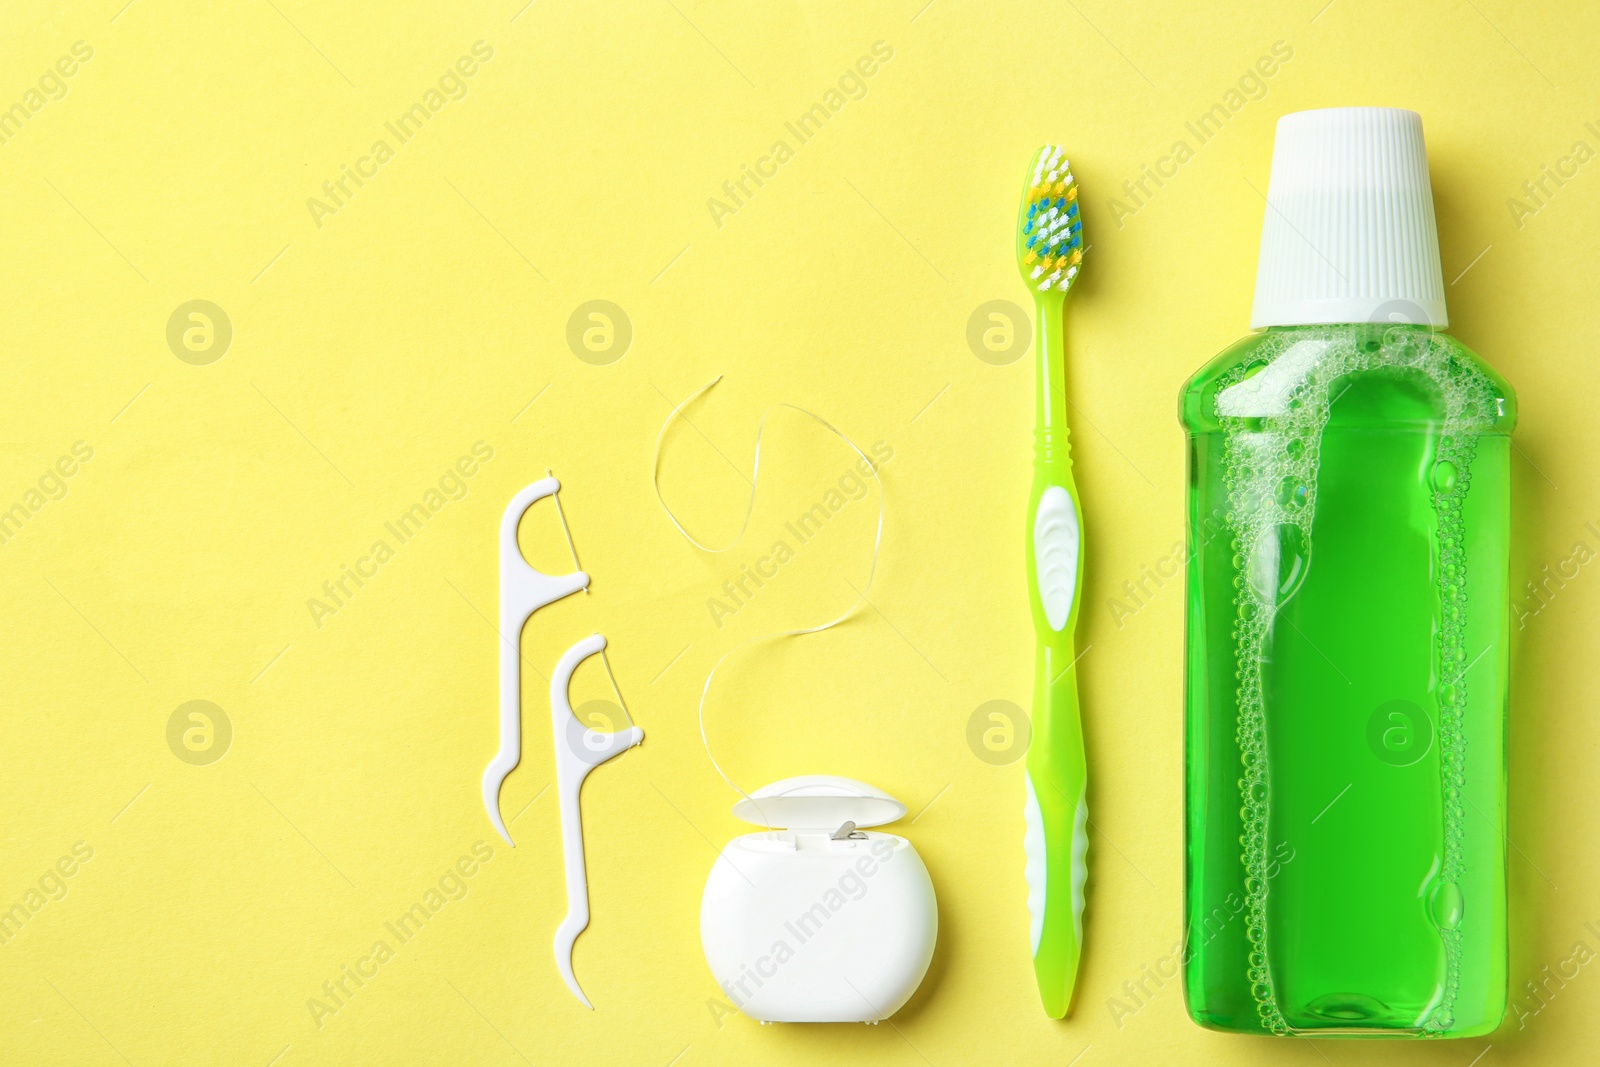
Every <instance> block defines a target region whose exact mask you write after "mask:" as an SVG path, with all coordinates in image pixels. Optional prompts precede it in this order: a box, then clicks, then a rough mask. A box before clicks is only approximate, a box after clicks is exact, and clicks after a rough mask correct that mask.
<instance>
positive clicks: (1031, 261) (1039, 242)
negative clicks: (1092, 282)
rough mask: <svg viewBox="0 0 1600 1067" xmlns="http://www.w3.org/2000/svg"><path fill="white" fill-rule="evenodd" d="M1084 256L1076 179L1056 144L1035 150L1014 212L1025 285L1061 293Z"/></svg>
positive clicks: (1019, 260)
mask: <svg viewBox="0 0 1600 1067" xmlns="http://www.w3.org/2000/svg"><path fill="white" fill-rule="evenodd" d="M1082 262H1083V220H1082V218H1081V217H1080V216H1079V214H1078V183H1077V182H1076V181H1075V180H1074V179H1073V177H1072V164H1070V163H1068V162H1067V156H1066V153H1065V152H1063V151H1062V150H1061V148H1060V146H1059V145H1045V146H1044V147H1043V148H1041V149H1039V151H1038V152H1037V153H1035V154H1034V157H1033V164H1032V165H1031V166H1030V167H1029V168H1028V184H1027V186H1026V187H1025V188H1024V189H1023V191H1022V207H1021V209H1020V210H1019V211H1018V212H1017V267H1018V269H1019V270H1021V271H1022V280H1023V281H1024V282H1026V283H1027V285H1028V288H1030V289H1032V290H1034V291H1035V292H1038V293H1050V292H1056V293H1065V292H1066V291H1067V290H1068V289H1070V288H1072V283H1073V282H1074V281H1076V280H1077V277H1078V266H1079V264H1081V263H1082Z"/></svg>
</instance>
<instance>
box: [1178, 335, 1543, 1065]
mask: <svg viewBox="0 0 1600 1067" xmlns="http://www.w3.org/2000/svg"><path fill="white" fill-rule="evenodd" d="M1514 404H1515V401H1514V399H1513V396H1512V392H1511V389H1510V388H1509V386H1507V384H1506V383H1505V382H1504V381H1502V380H1501V379H1500V378H1499V377H1498V376H1496V375H1495V374H1494V373H1493V372H1492V371H1491V370H1489V369H1488V368H1487V367H1486V366H1485V365H1484V364H1482V363H1481V362H1480V361H1479V360H1478V359H1477V358H1476V357H1475V356H1474V355H1473V354H1472V353H1471V352H1469V351H1467V349H1465V348H1464V347H1463V346H1462V345H1460V344H1459V343H1458V342H1456V341H1455V340H1454V339H1452V338H1450V337H1449V336H1447V335H1445V334H1440V333H1436V332H1433V331H1432V330H1430V329H1429V328H1427V327H1423V326H1395V325H1387V324H1362V325H1334V326H1327V325H1322V326H1315V325H1314V326H1293V327H1274V328H1272V329H1269V330H1266V331H1265V332H1263V333H1260V334H1257V335H1255V336H1252V337H1250V338H1248V339H1246V340H1245V341H1243V342H1241V343H1239V344H1237V345H1235V346H1234V347H1233V348H1231V349H1229V350H1227V351H1226V352H1224V353H1223V354H1222V355H1221V356H1219V357H1218V358H1217V359H1216V360H1214V361H1213V362H1212V363H1211V364H1210V365H1209V366H1208V367H1207V368H1206V369H1205V370H1203V371H1202V372H1201V373H1200V374H1199V375H1197V376H1196V377H1195V378H1194V379H1193V380H1191V381H1190V382H1189V384H1188V386H1187V388H1186V389H1185V391H1184V394H1183V401H1182V418H1183V421H1184V424H1185V426H1186V428H1187V430H1188V433H1189V472H1190V484H1189V545H1190V551H1191V553H1192V558H1191V561H1190V566H1189V575H1188V619H1187V623H1188V671H1187V678H1188V686H1187V706H1188V713H1187V768H1186V769H1187V809H1188V820H1187V845H1188V847H1187V889H1188V893H1187V901H1186V926H1187V949H1186V960H1187V968H1186V979H1187V983H1186V987H1187V994H1188V1003H1189V1010H1190V1013H1191V1015H1192V1016H1193V1017H1194V1019H1195V1020H1196V1021H1197V1022H1199V1023H1201V1024H1202V1025H1205V1026H1210V1027H1215V1028H1219V1029H1226V1030H1238V1031H1253V1032H1262V1033H1278V1034H1284V1033H1295V1032H1300V1033H1317V1032H1323V1033H1338V1032H1346V1033H1367V1034H1393V1035H1404V1034H1417V1035H1424V1034H1437V1035H1453V1036H1465V1035H1469V1034H1481V1033H1487V1032H1488V1031H1490V1030H1492V1029H1494V1028H1495V1027H1496V1026H1497V1025H1498V1024H1499V1022H1500V1018H1501V1014H1502V1012H1503V1009H1504V1005H1505V998H1506V912H1505V854H1504V851H1503V844H1502V843H1503V840H1504V834H1505V766H1506V764H1505V728H1506V717H1505V716H1506V691H1507V684H1506V666H1507V665H1506V648H1507V603H1508V589H1507V558H1508V555H1507V537H1508V530H1509V514H1508V508H1509V491H1508V490H1509V467H1510V455H1509V452H1510V438H1509V436H1508V435H1509V434H1510V432H1511V428H1512V425H1513V423H1514V422H1515V417H1516V415H1515V407H1514Z"/></svg>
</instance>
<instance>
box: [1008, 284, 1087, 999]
mask: <svg viewBox="0 0 1600 1067" xmlns="http://www.w3.org/2000/svg"><path fill="white" fill-rule="evenodd" d="M1038 311H1039V349H1038V361H1037V368H1038V381H1037V385H1038V394H1039V395H1038V401H1039V406H1038V418H1037V424H1036V429H1035V436H1036V441H1037V443H1036V446H1035V454H1034V478H1033V491H1032V493H1031V495H1030V501H1029V503H1030V507H1029V514H1028V518H1029V527H1030V531H1029V532H1030V535H1031V536H1030V537H1029V538H1028V553H1027V556H1028V585H1029V593H1030V600H1031V602H1032V615H1033V625H1034V633H1035V635H1036V645H1037V653H1036V657H1035V666H1034V684H1033V722H1032V727H1033V736H1032V740H1031V742H1030V743H1029V746H1028V756H1027V761H1026V767H1027V803H1026V807H1025V809H1024V834H1023V849H1024V852H1025V853H1026V857H1027V863H1026V866H1025V867H1024V875H1025V878H1026V881H1027V885H1028V913H1029V918H1030V919H1031V924H1030V933H1031V936H1032V941H1033V968H1034V976H1035V978H1036V979H1037V980H1038V983H1039V997H1040V1000H1041V1001H1043V1003H1044V1009H1045V1012H1046V1014H1048V1015H1049V1016H1050V1017H1051V1018H1055V1019H1059V1018H1061V1017H1062V1016H1064V1015H1065V1014H1066V1012H1067V1008H1068V1006H1069V1005H1070V1004H1071V1002H1072V991H1073V987H1074V986H1075V985H1076V983H1077V976H1078V961H1079V957H1080V956H1081V952H1082V944H1083V885H1084V881H1085V879H1086V878H1087V876H1088V866H1087V864H1086V862H1085V861H1086V856H1087V853H1088V847H1089V839H1088V818H1089V814H1088V808H1087V806H1086V803H1085V790H1086V785H1087V781H1088V771H1087V764H1086V761H1085V758H1084V750H1083V724H1082V720H1081V718H1080V715H1079V711H1078V674H1077V658H1078V653H1077V651H1076V641H1075V640H1074V633H1075V631H1076V630H1077V624H1078V610H1079V604H1080V601H1081V599H1082V592H1081V591H1082V585H1083V553H1082V551H1081V549H1082V529H1083V514H1082V510H1081V509H1080V507H1079V505H1078V493H1077V486H1076V484H1075V483H1074V481H1073V477H1072V459H1071V451H1070V445H1069V441H1068V431H1067V419H1066V391H1065V389H1064V388H1063V381H1062V378H1063V375H1064V370H1065V367H1064V360H1063V347H1064V346H1063V344H1062V340H1063V337H1062V334H1063V330H1062V327H1063V321H1062V301H1061V300H1060V299H1041V300H1040V301H1039V303H1038Z"/></svg>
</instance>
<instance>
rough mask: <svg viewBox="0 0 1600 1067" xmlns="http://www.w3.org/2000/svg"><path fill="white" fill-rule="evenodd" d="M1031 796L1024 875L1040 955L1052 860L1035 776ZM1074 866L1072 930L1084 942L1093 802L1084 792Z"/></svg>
mask: <svg viewBox="0 0 1600 1067" xmlns="http://www.w3.org/2000/svg"><path fill="white" fill-rule="evenodd" d="M1026 781H1027V788H1028V795H1027V800H1026V802H1025V803H1024V806H1023V809H1022V823H1023V831H1022V851H1023V855H1024V857H1025V862H1024V864H1023V867H1022V878H1023V881H1024V882H1025V883H1026V884H1027V887H1028V919H1029V929H1028V934H1029V943H1030V945H1031V946H1032V952H1033V955H1035V956H1037V955H1038V954H1039V940H1040V938H1041V937H1042V936H1043V934H1044V916H1045V906H1046V901H1047V900H1048V899H1049V896H1048V889H1049V886H1050V859H1049V846H1048V837H1047V835H1046V832H1045V825H1044V813H1043V812H1042V811H1041V810H1040V809H1039V797H1038V794H1037V793H1035V792H1034V786H1033V775H1032V774H1028V775H1027V776H1026ZM1070 859H1071V867H1070V869H1069V872H1068V877H1069V878H1070V879H1071V888H1072V929H1073V933H1074V935H1075V936H1076V937H1077V939H1078V943H1079V944H1080V945H1081V944H1082V943H1083V904H1084V896H1083V887H1084V884H1085V883H1086V882H1087V881H1088V880H1089V804H1088V798H1087V796H1086V795H1084V794H1080V795H1079V796H1078V806H1077V810H1076V811H1075V812H1074V814H1073V819H1072V852H1071V856H1070Z"/></svg>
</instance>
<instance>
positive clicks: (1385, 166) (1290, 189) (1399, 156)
mask: <svg viewBox="0 0 1600 1067" xmlns="http://www.w3.org/2000/svg"><path fill="white" fill-rule="evenodd" d="M1319 322H1413V323H1418V324H1421V325H1433V326H1436V327H1442V326H1446V325H1448V324H1449V319H1448V317H1447V316H1446V313H1445V307H1444V280H1443V276H1442V275H1441V273H1440V270H1439V234H1438V230H1437V228H1436V226H1435V225H1434V220H1433V188H1432V186H1431V185H1430V184H1429V182H1428V154H1427V150H1426V149H1425V148H1424V146H1423V143H1422V116H1420V115H1418V114H1417V113H1416V112H1415V111H1402V110H1400V109H1398V108H1389V107H1337V108H1327V109H1324V110H1320V111H1298V112H1295V113H1294V114H1291V115H1285V116H1283V118H1281V119H1279V120H1278V134H1277V140H1276V142H1275V143H1274V145H1273V148H1272V180H1271V183H1270V184H1269V185H1268V187H1267V211H1266V216H1265V217H1264V219H1263V220H1262V223H1261V258H1260V260H1259V262H1258V264H1257V267H1256V302H1255V307H1254V309H1253V310H1252V311H1251V313H1250V328H1251V329H1260V328H1261V327H1263V326H1296V325H1308V324H1311V323H1319Z"/></svg>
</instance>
